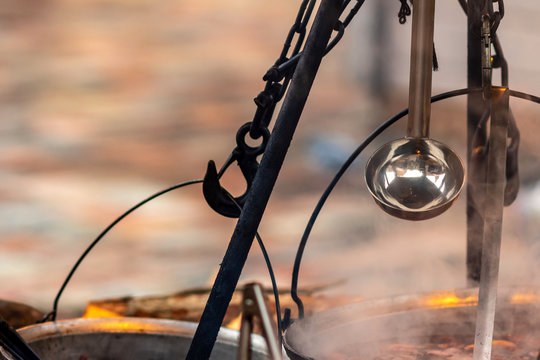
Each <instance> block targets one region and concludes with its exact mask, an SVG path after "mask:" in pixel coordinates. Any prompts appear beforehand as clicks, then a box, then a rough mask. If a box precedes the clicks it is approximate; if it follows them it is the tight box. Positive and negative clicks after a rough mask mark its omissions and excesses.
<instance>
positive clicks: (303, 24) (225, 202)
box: [203, 0, 365, 217]
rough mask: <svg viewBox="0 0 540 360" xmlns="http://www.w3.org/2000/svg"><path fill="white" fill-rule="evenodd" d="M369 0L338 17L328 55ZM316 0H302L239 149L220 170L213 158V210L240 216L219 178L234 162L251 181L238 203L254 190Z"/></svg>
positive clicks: (207, 189)
mask: <svg viewBox="0 0 540 360" xmlns="http://www.w3.org/2000/svg"><path fill="white" fill-rule="evenodd" d="M364 1H365V0H356V1H355V4H354V6H352V7H351V8H350V11H349V12H348V13H347V15H346V16H345V18H344V19H343V20H338V21H337V23H336V25H335V26H334V31H335V32H336V34H335V35H334V36H333V38H331V39H330V41H329V42H328V44H327V46H326V51H325V55H326V54H327V53H328V52H330V51H331V50H332V49H333V48H334V46H335V45H336V44H337V43H338V42H339V41H340V40H341V38H342V37H343V34H344V32H345V28H346V27H347V25H349V23H350V22H351V20H352V19H353V17H354V16H355V15H356V13H357V12H358V10H360V7H361V6H362V5H363V4H364ZM351 2H352V0H344V1H343V3H342V8H341V15H343V13H344V12H345V10H346V9H347V8H348V7H349V5H350V3H351ZM315 3H316V0H302V3H301V4H300V8H299V10H298V14H297V15H296V19H295V21H294V23H293V25H292V26H291V28H290V30H289V32H288V34H287V37H286V38H285V42H284V44H283V48H282V50H281V53H280V54H279V57H278V59H277V60H276V61H275V63H274V64H273V65H272V66H271V67H270V69H268V71H267V72H266V73H265V74H264V76H263V80H264V81H265V82H266V84H265V86H264V89H263V91H261V92H260V93H259V94H258V95H257V96H256V97H255V99H253V100H254V102H255V104H256V105H257V110H256V111H255V115H254V117H253V120H252V121H250V122H248V123H246V124H244V125H242V126H241V127H240V129H239V130H238V132H237V134H236V145H237V146H236V148H235V149H234V150H233V151H232V153H231V155H230V156H229V158H228V159H227V161H226V162H225V164H224V165H223V166H222V168H221V169H220V170H219V172H218V171H217V169H216V166H215V163H214V162H213V161H212V160H211V161H210V162H209V164H208V169H207V172H206V175H205V179H204V182H203V194H204V196H205V199H206V201H207V202H208V204H209V205H210V207H211V208H212V209H214V210H215V211H216V212H218V213H219V214H221V215H224V216H228V217H238V216H240V211H239V209H238V208H237V206H236V204H234V203H232V202H231V199H230V194H229V193H228V192H227V191H226V190H225V189H224V188H223V187H221V185H220V183H219V180H220V178H221V176H222V175H223V174H224V172H225V171H226V170H227V168H228V167H229V166H230V165H231V164H232V163H235V162H236V163H238V165H239V166H240V169H241V171H242V174H243V176H244V178H245V180H246V182H247V189H246V192H245V193H244V194H243V195H241V196H239V197H236V198H234V200H235V203H237V204H239V205H240V206H243V205H244V202H245V200H246V199H247V194H248V193H249V191H250V188H251V184H252V182H253V179H254V177H255V173H256V172H257V168H258V165H259V163H258V161H257V157H258V156H260V155H261V154H262V153H263V152H264V151H265V149H266V145H267V143H268V139H269V137H270V130H269V129H268V127H269V125H270V121H271V120H272V116H273V114H274V110H275V108H276V105H277V103H278V102H279V101H280V100H281V99H282V98H283V96H284V95H285V92H286V91H287V88H288V86H289V83H290V81H291V79H292V76H293V73H294V70H295V68H296V65H297V64H298V60H299V59H300V57H301V56H302V52H301V49H302V46H303V45H304V40H305V38H306V32H307V26H308V24H309V22H310V18H311V15H312V13H313V9H314V8H315ZM248 136H249V137H250V138H251V139H252V140H258V139H261V138H262V141H261V143H260V145H258V146H251V145H249V144H248V143H247V142H246V140H247V137H248Z"/></svg>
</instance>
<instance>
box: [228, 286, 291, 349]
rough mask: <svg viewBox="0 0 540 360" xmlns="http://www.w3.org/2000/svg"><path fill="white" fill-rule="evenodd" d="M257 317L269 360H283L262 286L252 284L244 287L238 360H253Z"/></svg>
mask: <svg viewBox="0 0 540 360" xmlns="http://www.w3.org/2000/svg"><path fill="white" fill-rule="evenodd" d="M256 317H258V318H259V319H260V324H261V327H262V330H263V335H264V339H265V340H266V347H267V348H268V353H269V358H270V359H272V360H282V356H281V350H280V345H279V342H278V340H277V337H276V333H275V330H274V329H273V327H272V321H271V320H270V313H269V312H268V308H267V307H266V302H265V300H264V295H263V290H262V287H261V285H260V284H257V283H250V284H247V285H246V286H245V287H244V293H243V298H242V325H241V327H240V339H239V340H238V357H237V358H238V360H249V359H251V334H252V333H253V323H254V319H255V318H256Z"/></svg>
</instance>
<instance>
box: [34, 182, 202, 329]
mask: <svg viewBox="0 0 540 360" xmlns="http://www.w3.org/2000/svg"><path fill="white" fill-rule="evenodd" d="M202 182H203V181H202V180H191V181H186V182H183V183H180V184H177V185H174V186H171V187H169V188H167V189H165V190H162V191H159V192H157V193H155V194H154V195H151V196H149V197H147V198H146V199H144V200H142V201H141V202H139V203H137V204H136V205H134V206H133V207H131V208H130V209H129V210H127V211H126V212H124V213H123V214H122V215H120V216H119V217H118V218H116V220H114V221H113V222H112V223H111V224H110V225H109V226H107V227H106V228H105V229H104V230H103V231H102V232H101V233H100V234H99V235H98V236H97V237H96V238H95V239H94V241H92V242H91V243H90V245H88V247H87V248H86V250H84V252H83V253H82V254H81V256H79V259H77V261H76V262H75V265H73V267H72V268H71V270H70V272H69V274H68V276H67V277H66V279H65V280H64V283H63V284H62V286H60V289H59V290H58V293H57V294H56V297H55V298H54V303H53V308H52V310H51V311H50V312H48V313H47V314H45V316H44V317H43V319H41V321H40V322H45V321H48V320H51V321H55V320H56V315H57V312H58V302H59V301H60V297H61V296H62V294H63V293H64V290H65V289H66V286H67V284H68V283H69V281H70V280H71V278H72V277H73V275H74V274H75V271H77V269H78V268H79V265H81V263H82V261H83V260H84V259H85V258H86V256H87V255H88V253H90V251H92V249H93V248H94V247H95V246H96V245H97V243H98V242H99V241H100V240H101V239H102V238H103V237H104V236H105V235H106V234H107V233H108V232H109V231H110V230H111V229H112V228H113V227H115V226H116V224H118V223H119V222H120V221H122V220H123V219H124V218H125V217H126V216H128V215H129V214H131V213H132V212H133V211H135V210H137V209H138V208H140V207H141V206H143V205H144V204H146V203H147V202H149V201H151V200H154V199H155V198H157V197H159V196H161V195H163V194H166V193H168V192H170V191H172V190H176V189H180V188H182V187H184V186H188V185H193V184H199V183H202Z"/></svg>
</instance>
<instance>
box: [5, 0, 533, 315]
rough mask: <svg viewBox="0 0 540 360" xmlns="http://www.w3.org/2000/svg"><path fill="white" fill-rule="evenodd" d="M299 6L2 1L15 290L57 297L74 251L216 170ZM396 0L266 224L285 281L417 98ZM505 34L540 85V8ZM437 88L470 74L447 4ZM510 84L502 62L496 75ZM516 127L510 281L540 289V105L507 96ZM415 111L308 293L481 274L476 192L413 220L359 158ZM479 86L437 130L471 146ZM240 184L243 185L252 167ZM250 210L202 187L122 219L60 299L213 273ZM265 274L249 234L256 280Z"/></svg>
mask: <svg viewBox="0 0 540 360" xmlns="http://www.w3.org/2000/svg"><path fill="white" fill-rule="evenodd" d="M299 4H300V1H299V0H273V1H268V0H266V1H265V0H256V1H253V0H231V1H225V2H224V1H221V2H219V1H194V0H175V1H172V0H162V1H159V2H156V1H150V0H129V1H127V0H79V1H70V0H45V1H37V0H6V1H4V2H3V3H2V6H0V29H1V31H0V219H1V221H0V284H1V286H0V298H3V299H7V300H14V301H19V302H23V303H27V304H29V305H32V306H34V307H37V308H39V309H40V310H43V311H46V310H48V309H50V307H51V304H52V301H53V298H54V295H55V293H56V291H57V290H58V288H59V286H60V285H61V283H62V281H63V279H64V278H65V276H66V275H67V273H68V271H69V269H70V268H71V266H72V265H73V264H74V262H75V261H76V259H77V257H78V256H79V255H80V254H81V253H82V251H83V250H84V249H85V248H86V246H88V244H90V242H91V241H92V240H93V238H95V237H96V236H97V235H98V234H99V233H100V232H101V230H102V229H103V228H105V226H107V225H108V224H109V223H110V222H112V221H113V220H114V219H115V218H116V217H117V216H119V215H120V214H121V213H122V212H123V211H125V210H127V209H128V208H129V207H131V206H132V205H134V204H135V203H137V202H138V201H140V200H142V199H144V198H146V197H147V196H149V195H151V194H153V193H155V192H157V191H159V190H161V189H164V188H166V187H168V186H171V185H174V184H176V183H179V182H182V181H185V180H191V179H199V178H202V177H203V176H204V172H205V170H206V164H207V161H208V160H210V159H214V160H215V161H216V162H217V164H218V166H220V165H221V164H222V163H223V161H224V160H225V159H226V158H227V156H228V154H229V153H230V152H231V150H232V149H233V148H234V146H235V133H236V130H237V129H238V128H239V127H240V126H241V125H242V124H243V123H245V122H247V121H250V120H251V119H252V118H253V114H254V112H255V108H256V107H255V104H254V103H253V101H252V99H253V98H254V97H255V96H256V95H257V94H258V93H259V92H260V91H261V90H263V88H264V83H263V81H262V76H263V75H264V73H265V72H266V70H267V69H268V68H269V67H270V66H271V65H272V64H273V62H274V61H275V60H276V59H277V57H278V56H279V53H280V51H281V47H282V44H283V41H284V39H285V36H286V35H287V33H288V31H289V28H290V26H291V24H292V22H293V20H294V18H295V16H296V13H297V9H298V6H299ZM399 7H400V2H399V1H397V0H383V1H366V3H365V4H364V6H363V8H362V9H361V11H360V12H359V14H358V15H357V16H356V18H355V19H354V21H353V23H352V24H351V25H350V27H349V28H347V31H346V34H345V37H344V39H343V40H342V41H341V43H340V44H339V45H338V46H337V47H336V49H334V50H333V51H332V52H331V53H330V54H329V55H328V56H327V57H326V58H325V59H324V61H323V63H322V66H321V68H320V71H319V73H318V77H317V79H316V81H315V85H314V87H313V90H312V93H311V95H310V98H309V101H308V103H307V106H306V108H305V111H304V114H303V117H302V119H301V121H300V125H299V127H298V130H297V132H296V135H295V139H294V141H293V144H292V147H291V149H290V151H289V154H288V157H287V159H286V162H285V164H284V167H283V170H282V172H281V175H280V177H279V179H278V183H277V185H276V188H275V191H274V193H273V196H272V198H271V200H270V203H269V206H268V208H267V211H266V214H265V217H264V219H263V222H262V225H261V228H260V233H261V235H262V237H263V240H264V241H265V243H266V246H267V248H268V251H269V252H270V256H271V258H272V260H273V264H274V267H275V271H276V275H277V278H278V284H279V285H280V286H281V287H282V288H284V289H286V288H288V287H289V286H290V285H289V284H290V279H291V270H292V264H293V260H294V253H295V251H296V247H297V243H298V241H299V239H300V237H301V234H302V232H303V229H304V226H305V224H306V222H307V220H308V218H309V216H310V213H311V211H312V210H313V208H314V206H315V204H316V202H317V200H318V197H319V196H320V195H321V193H322V192H323V190H324V188H325V187H326V185H327V184H328V182H329V181H330V179H331V178H332V177H333V175H334V173H335V172H336V171H337V169H338V168H339V166H340V165H341V163H342V162H343V161H344V160H345V159H346V158H347V157H348V155H349V154H350V153H351V152H352V151H353V150H354V148H355V147H356V146H357V145H358V144H359V143H360V142H361V141H362V140H363V139H364V138H365V137H366V136H367V135H368V134H369V133H370V132H371V131H373V130H374V129H375V127H377V126H378V124H380V123H381V122H382V121H384V120H386V119H387V118H389V117H390V116H392V115H393V114H395V113H396V112H398V111H400V110H401V109H403V108H405V107H406V106H407V96H408V95H407V90H408V78H409V74H408V72H409V48H410V23H411V21H410V19H408V21H407V23H406V24H404V25H400V24H399V22H398V17H397V13H398V11H399ZM505 8H506V15H505V17H504V19H503V20H502V22H501V25H500V27H499V30H498V33H499V36H500V40H501V43H502V46H503V49H504V53H505V56H506V58H507V61H508V63H509V69H510V87H511V88H513V89H515V90H520V91H524V92H529V93H532V94H535V95H539V94H540V68H539V67H538V60H537V59H538V56H539V55H540V53H539V50H538V49H539V48H540V37H539V36H538V34H539V33H540V21H538V19H539V18H540V3H539V2H538V1H537V0H521V1H513V2H510V1H507V2H506V3H505ZM435 48H436V51H437V55H438V59H439V64H440V70H439V71H438V72H436V73H435V74H434V77H433V91H434V93H440V92H443V91H448V90H452V89H456V88H463V87H465V86H466V18H465V15H464V14H463V13H462V10H461V8H460V7H459V5H458V2H457V1H439V2H438V3H437V10H436V23H435ZM494 83H495V84H498V83H499V74H498V72H497V71H496V72H495V74H494ZM511 106H512V110H513V112H514V115H515V117H516V119H517V122H518V126H519V127H520V130H521V134H522V138H521V148H520V171H521V180H522V190H521V193H520V195H519V197H518V200H517V201H516V202H515V203H514V204H513V205H512V206H511V207H509V208H507V209H506V211H505V222H504V239H503V258H502V262H501V281H502V282H503V283H505V284H508V285H522V284H533V285H536V284H537V283H538V280H537V277H535V274H536V273H537V272H538V265H537V264H538V263H540V262H539V261H538V260H539V258H540V235H539V233H538V230H539V229H540V225H539V224H540V222H539V221H540V205H538V204H540V183H538V181H539V176H538V175H539V174H540V163H539V161H538V157H539V152H538V150H539V146H538V142H537V141H536V135H535V134H536V132H537V131H538V129H540V107H539V105H537V104H532V103H527V102H525V101H522V100H516V99H513V100H511ZM404 124H405V122H404V121H401V122H400V123H398V124H397V125H396V126H394V127H393V128H391V129H390V130H389V131H387V133H385V134H384V135H383V136H381V137H380V138H379V139H377V140H376V141H375V142H374V144H372V145H371V146H370V147H369V148H368V149H367V150H366V151H365V153H364V154H363V155H362V156H361V157H360V158H359V159H358V160H357V162H356V163H355V164H354V166H353V167H352V168H351V169H350V171H349V172H348V174H347V175H346V176H345V177H344V179H343V180H342V182H341V183H340V184H339V185H338V186H337V188H336V189H335V191H334V193H333V195H332V196H331V198H330V199H329V201H328V202H327V204H326V206H325V208H324V209H323V211H322V213H321V215H320V217H319V220H318V222H317V224H316V226H315V228H314V230H313V233H312V236H311V239H310V242H309V243H308V247H307V250H306V253H305V256H304V262H303V266H302V270H301V278H300V286H301V287H302V286H319V285H320V286H323V287H324V288H325V290H324V292H325V293H327V294H329V295H332V294H346V295H348V296H350V297H351V299H352V298H372V297H380V296H387V295H392V294H400V293H408V292H416V291H426V290H433V289H443V288H454V287H464V286H466V279H465V245H466V242H465V212H464V209H465V205H464V199H465V196H464V195H462V196H461V198H460V199H459V200H458V202H457V203H456V204H455V205H454V207H453V208H451V209H450V210H449V211H448V212H447V213H445V214H443V215H442V216H440V217H438V218H435V219H432V220H428V221H424V222H414V223H409V222H405V221H402V220H398V219H394V218H391V217H389V216H388V215H386V214H384V213H383V212H382V211H380V210H379V209H378V208H377V207H376V205H375V204H374V202H373V201H372V200H371V199H370V197H369V195H368V192H367V189H366V187H365V184H364V180H363V167H364V165H365V162H366V160H367V158H368V157H369V156H370V155H371V153H372V152H373V151H374V150H375V149H376V148H377V147H378V146H380V145H382V144H383V143H384V142H386V141H388V140H390V139H393V138H397V137H402V136H403V135H404V134H405V125H404ZM465 124H466V119H465V99H464V98H459V99H452V100H448V101H445V102H442V103H438V104H436V105H434V106H433V115H432V131H431V134H432V137H433V138H435V139H437V140H440V141H442V142H445V143H447V144H449V145H451V146H453V147H454V148H455V149H456V150H457V151H458V152H459V153H460V155H461V156H462V158H465V148H466V145H465V136H466V135H465ZM224 182H225V184H226V187H227V188H229V189H230V190H231V191H232V192H233V193H235V194H241V193H242V192H243V191H244V188H245V185H244V183H243V180H242V177H241V174H240V172H239V171H238V169H236V167H232V168H231V169H230V170H229V172H228V173H227V175H226V176H225V179H224ZM234 225H235V221H234V220H231V219H227V218H223V217H220V216H219V215H217V214H215V213H213V212H212V211H211V210H210V208H209V207H208V206H207V205H206V203H205V202H204V199H203V197H202V192H201V188H200V186H199V185H194V186H191V187H189V188H186V189H182V190H177V191H174V192H172V193H169V194H167V195H165V196H163V197H161V198H159V199H157V200H154V201H153V202H151V203H150V204H148V205H146V206H145V207H144V208H141V209H140V210H138V211H137V212H135V213H134V214H132V215H130V216H129V217H128V218H127V219H126V220H124V221H123V222H121V223H120V224H119V225H118V226H117V227H116V228H114V230H113V231H111V232H110V233H109V235H108V236H107V237H106V238H105V239H103V241H102V242H101V243H100V244H99V245H98V246H97V247H96V248H95V249H94V251H93V252H92V253H91V255H90V256H89V257H88V259H87V260H86V261H85V262H84V263H83V265H82V266H81V267H80V269H79V271H78V272H77V273H76V275H75V276H74V278H73V280H72V282H71V284H70V285H69V286H68V288H67V289H66V292H65V295H64V297H63V299H62V301H61V303H60V311H61V314H60V316H62V314H64V316H67V315H66V314H69V315H72V314H75V315H77V314H80V312H82V310H83V309H84V307H85V304H86V302H87V301H89V300H95V299H101V298H108V297H119V296H124V295H134V296H141V295H148V294H166V293H172V292H176V291H180V290H183V289H189V288H192V287H206V286H211V284H212V283H213V280H214V276H215V273H216V271H217V269H218V266H219V263H220V262H221V259H222V257H223V254H224V253H225V249H226V246H227V243H228V241H229V239H230V236H231V234H232V230H233V228H234ZM248 280H249V281H252V280H257V281H260V282H262V283H264V284H269V279H268V276H267V273H266V267H265V264H264V262H263V260H262V256H261V253H260V250H259V249H258V248H257V247H256V246H253V248H252V250H251V254H250V257H249V259H248V263H247V265H246V268H245V270H244V272H243V275H242V281H248Z"/></svg>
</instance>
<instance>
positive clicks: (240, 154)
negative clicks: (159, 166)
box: [203, 122, 270, 218]
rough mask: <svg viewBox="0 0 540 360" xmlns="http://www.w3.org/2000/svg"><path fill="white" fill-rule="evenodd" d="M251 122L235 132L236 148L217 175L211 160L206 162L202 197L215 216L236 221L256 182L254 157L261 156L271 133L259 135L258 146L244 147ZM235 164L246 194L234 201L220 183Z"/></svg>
mask: <svg viewBox="0 0 540 360" xmlns="http://www.w3.org/2000/svg"><path fill="white" fill-rule="evenodd" d="M251 124H252V123H251V122H248V123H245V124H244V125H242V126H241V127H240V129H238V132H237V133H236V145H237V146H236V148H235V149H234V150H233V151H232V153H231V155H229V158H228V159H227V160H226V161H225V164H224V165H223V167H222V168H221V169H220V171H219V173H218V172H217V168H216V163H215V162H214V161H213V160H210V161H209V162H208V167H207V170H206V175H205V176H204V181H203V195H204V198H205V199H206V202H207V203H208V205H209V206H210V207H211V208H212V209H213V210H214V211H215V212H217V213H218V214H221V215H223V216H226V217H230V218H237V217H239V216H240V212H241V210H240V209H239V208H238V206H240V207H243V206H244V203H245V202H246V199H247V196H248V194H249V192H250V191H251V185H252V184H253V179H254V178H255V173H256V172H257V169H258V168H259V162H258V161H257V156H259V155H261V154H262V153H263V152H264V150H265V149H266V145H267V144H268V139H269V138H270V131H269V130H268V128H264V130H263V131H262V142H261V144H260V145H259V146H255V147H254V146H250V145H248V144H247V143H246V135H248V134H249V131H250V128H251ZM234 162H237V163H238V166H239V167H240V171H242V175H243V176H244V179H245V180H246V184H247V188H246V191H245V192H244V193H243V194H242V195H240V196H237V197H233V196H232V195H231V194H230V193H229V192H228V191H227V190H226V189H225V188H223V187H222V186H221V184H220V182H219V180H220V179H221V177H222V176H223V174H224V173H225V171H226V170H227V168H228V167H229V166H230V165H232V164H233V163H234Z"/></svg>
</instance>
